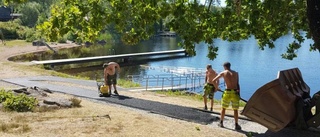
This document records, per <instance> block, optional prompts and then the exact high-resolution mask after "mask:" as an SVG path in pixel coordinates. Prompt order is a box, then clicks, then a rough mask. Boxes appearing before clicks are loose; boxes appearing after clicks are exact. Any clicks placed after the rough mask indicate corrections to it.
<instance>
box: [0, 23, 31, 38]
mask: <svg viewBox="0 0 320 137" xmlns="http://www.w3.org/2000/svg"><path fill="white" fill-rule="evenodd" d="M20 23H21V22H20V20H19V19H18V20H15V21H13V22H0V30H1V31H2V33H3V35H4V39H6V40H7V39H27V40H31V39H35V38H36V37H37V35H36V32H35V30H34V29H32V28H28V27H24V26H21V25H20Z"/></svg>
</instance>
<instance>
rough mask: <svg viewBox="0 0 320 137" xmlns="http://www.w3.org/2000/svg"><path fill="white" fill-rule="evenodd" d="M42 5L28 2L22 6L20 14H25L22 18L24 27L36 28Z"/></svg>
mask: <svg viewBox="0 0 320 137" xmlns="http://www.w3.org/2000/svg"><path fill="white" fill-rule="evenodd" d="M40 8H41V5H40V4H39V3H36V2H28V3H25V4H22V5H20V10H19V13H23V14H22V16H21V17H20V20H21V21H22V24H21V25H23V26H28V27H34V26H35V25H36V23H37V21H38V17H39V15H40Z"/></svg>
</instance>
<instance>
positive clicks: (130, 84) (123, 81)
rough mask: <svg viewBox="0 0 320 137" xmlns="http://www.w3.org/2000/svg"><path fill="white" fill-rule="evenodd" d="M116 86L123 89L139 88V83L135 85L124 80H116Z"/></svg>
mask: <svg viewBox="0 0 320 137" xmlns="http://www.w3.org/2000/svg"><path fill="white" fill-rule="evenodd" d="M117 84H118V85H119V86H121V87H124V88H133V87H141V85H140V84H139V83H135V82H132V81H130V80H124V79H118V81H117Z"/></svg>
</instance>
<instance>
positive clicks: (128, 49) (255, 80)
mask: <svg viewBox="0 0 320 137" xmlns="http://www.w3.org/2000/svg"><path fill="white" fill-rule="evenodd" d="M292 41H293V39H292V36H291V35H286V36H283V37H282V38H280V39H279V40H277V41H276V42H275V45H276V47H275V48H274V49H269V48H266V49H265V50H263V51H262V50H260V49H259V48H258V46H257V42H256V40H255V39H254V38H250V39H248V40H242V41H238V42H227V41H222V40H219V39H217V40H215V46H217V47H219V51H218V54H219V55H218V57H217V58H216V59H215V60H209V59H208V58H207V57H206V56H207V53H208V50H207V46H206V45H205V44H204V43H199V44H197V45H196V52H197V55H196V56H194V57H185V58H178V59H171V60H162V61H149V62H146V63H143V65H144V66H149V67H151V68H155V69H144V67H142V66H141V65H136V66H123V67H122V71H121V73H120V77H122V78H124V77H126V76H127V75H140V76H147V75H164V74H168V73H167V72H165V71H163V68H171V67H175V68H188V69H198V70H199V69H202V70H203V72H204V71H205V67H206V65H207V64H211V65H212V66H213V68H214V69H215V70H217V71H218V72H220V71H222V70H223V67H222V64H223V63H224V62H226V61H229V62H230V63H231V69H233V70H236V71H238V72H239V74H240V86H241V96H242V98H244V99H249V98H250V97H251V95H252V94H253V93H254V92H255V91H256V90H257V89H258V88H259V87H261V86H263V85H264V84H266V83H268V82H270V81H272V80H274V79H276V77H277V73H278V71H279V70H285V69H290V68H295V67H297V68H299V69H300V71H301V73H302V76H303V78H304V80H305V82H306V83H307V84H308V85H309V86H310V88H311V95H313V94H314V93H315V92H316V91H318V90H319V89H320V88H319V85H320V79H319V78H318V77H319V76H320V72H319V71H318V70H320V54H319V52H317V51H315V52H310V51H309V45H310V44H311V43H313V41H312V40H306V41H305V42H304V43H303V44H302V47H301V49H299V51H298V52H297V53H298V58H295V59H294V60H286V59H282V58H281V54H282V53H285V52H286V46H287V45H288V44H289V43H290V42H292ZM178 42H179V39H178V38H172V37H171V38H170V37H169V38H168V37H167V38H154V39H152V40H149V41H144V42H141V43H140V44H138V45H136V46H124V45H122V44H114V45H113V46H112V47H105V48H104V50H99V51H97V54H96V56H97V55H100V56H101V55H109V54H110V53H112V54H126V53H137V52H152V51H164V50H175V49H180V47H178ZM97 64H98V65H97ZM70 66H77V65H70ZM60 71H62V72H67V73H71V74H75V75H82V76H91V77H92V76H93V75H96V74H99V75H98V76H100V77H102V74H103V71H102V68H101V64H99V63H96V67H89V68H81V69H71V70H60ZM202 81H204V80H202ZM199 90H201V88H200V89H199ZM200 92H201V91H200ZM217 94H218V95H216V96H215V98H218V99H219V98H220V97H221V93H217Z"/></svg>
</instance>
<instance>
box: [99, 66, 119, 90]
mask: <svg viewBox="0 0 320 137" xmlns="http://www.w3.org/2000/svg"><path fill="white" fill-rule="evenodd" d="M103 68H104V84H105V85H108V86H109V91H110V93H111V85H113V88H114V94H116V95H119V94H118V91H117V86H116V85H117V73H119V72H120V66H119V64H118V63H116V62H109V63H105V64H103Z"/></svg>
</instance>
